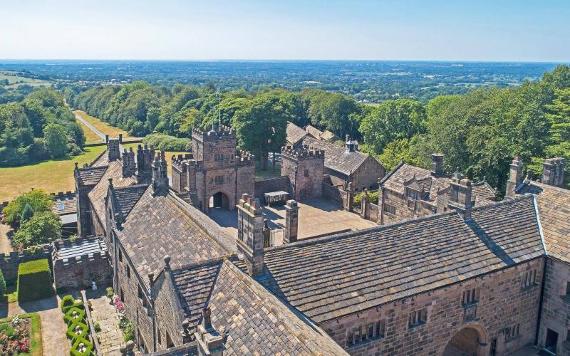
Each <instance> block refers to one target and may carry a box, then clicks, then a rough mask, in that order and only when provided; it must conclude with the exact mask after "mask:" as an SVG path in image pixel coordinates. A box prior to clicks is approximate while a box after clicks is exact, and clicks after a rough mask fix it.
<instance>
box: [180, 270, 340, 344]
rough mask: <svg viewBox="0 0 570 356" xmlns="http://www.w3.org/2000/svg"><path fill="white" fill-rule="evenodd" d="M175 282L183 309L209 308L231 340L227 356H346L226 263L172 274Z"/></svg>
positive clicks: (215, 323)
mask: <svg viewBox="0 0 570 356" xmlns="http://www.w3.org/2000/svg"><path fill="white" fill-rule="evenodd" d="M173 277H174V278H173V279H174V284H175V286H176V288H177V290H178V291H179V296H180V299H181V300H182V302H183V305H184V308H188V307H194V308H199V309H198V313H200V312H201V310H202V309H203V308H204V307H205V306H208V307H209V308H210V310H211V312H212V325H213V326H214V328H215V329H216V330H217V331H218V332H219V333H220V334H222V335H223V334H226V335H227V339H226V342H225V350H224V355H252V354H258V355H279V354H280V355H346V352H345V351H344V350H343V349H342V348H341V347H340V346H338V345H337V344H336V343H335V342H334V341H333V340H332V339H331V338H330V337H329V336H328V335H327V334H326V333H325V332H324V331H323V330H322V329H320V328H319V327H318V326H317V325H315V324H313V323H312V322H311V321H310V320H308V319H306V318H305V317H304V316H303V315H302V314H300V313H298V312H296V311H294V310H291V309H289V308H288V307H287V306H285V305H284V304H282V303H281V302H280V301H279V300H278V299H277V298H275V296H273V295H272V294H271V293H269V292H268V291H267V290H265V289H264V288H263V287H262V286H260V285H259V284H257V282H255V281H254V280H253V279H251V278H250V277H249V276H248V275H246V274H245V273H243V272H242V271H241V270H239V269H238V268H237V267H236V266H234V265H233V264H232V263H231V262H229V261H227V260H224V261H218V262H217V263H214V264H212V263H210V264H205V265H202V266H195V267H193V268H191V269H189V270H187V271H184V270H181V271H173ZM195 291H198V292H195ZM185 313H187V314H189V315H191V316H192V317H193V316H194V315H195V314H196V313H195V312H194V311H192V310H190V311H186V312H185ZM192 320H193V322H194V320H196V324H197V323H198V322H200V320H199V318H198V319H195V318H194V319H192Z"/></svg>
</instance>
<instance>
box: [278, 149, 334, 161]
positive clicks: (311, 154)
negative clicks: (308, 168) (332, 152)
mask: <svg viewBox="0 0 570 356" xmlns="http://www.w3.org/2000/svg"><path fill="white" fill-rule="evenodd" d="M281 155H282V156H284V157H287V158H293V159H306V158H322V159H324V158H325V151H324V150H321V149H318V148H314V147H309V146H302V147H298V148H294V147H293V146H284V147H283V148H281Z"/></svg>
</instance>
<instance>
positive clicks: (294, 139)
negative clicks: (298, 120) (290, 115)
mask: <svg viewBox="0 0 570 356" xmlns="http://www.w3.org/2000/svg"><path fill="white" fill-rule="evenodd" d="M286 135H287V142H288V143H289V144H291V145H296V144H297V143H298V142H299V141H301V140H302V139H303V138H304V137H305V136H307V135H308V133H307V132H306V131H305V130H303V129H302V128H300V127H299V126H297V125H295V124H294V123H292V122H289V121H287V129H286Z"/></svg>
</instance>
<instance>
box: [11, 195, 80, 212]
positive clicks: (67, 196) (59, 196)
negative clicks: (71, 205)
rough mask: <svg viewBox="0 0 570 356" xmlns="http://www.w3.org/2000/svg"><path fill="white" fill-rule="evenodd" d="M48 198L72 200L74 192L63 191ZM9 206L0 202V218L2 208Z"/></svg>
mask: <svg viewBox="0 0 570 356" xmlns="http://www.w3.org/2000/svg"><path fill="white" fill-rule="evenodd" d="M49 195H50V197H51V198H52V199H54V200H55V199H72V198H75V192H72V191H70V190H68V191H65V192H57V193H49ZM8 204H10V201H9V200H8V201H3V202H0V216H1V215H2V210H4V208H5V207H6V206H7V205H8Z"/></svg>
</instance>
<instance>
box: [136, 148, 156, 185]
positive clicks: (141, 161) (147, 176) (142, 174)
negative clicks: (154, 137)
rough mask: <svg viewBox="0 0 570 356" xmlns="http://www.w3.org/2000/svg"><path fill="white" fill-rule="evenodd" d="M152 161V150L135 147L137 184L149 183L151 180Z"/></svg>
mask: <svg viewBox="0 0 570 356" xmlns="http://www.w3.org/2000/svg"><path fill="white" fill-rule="evenodd" d="M153 160H154V150H151V149H149V148H148V146H147V145H144V147H143V146H142V145H138V147H137V183H139V184H141V183H150V181H151V179H152V163H153Z"/></svg>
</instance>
